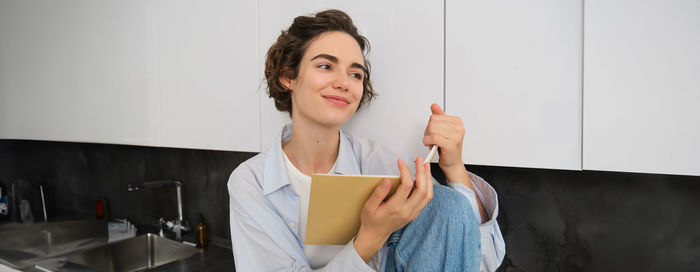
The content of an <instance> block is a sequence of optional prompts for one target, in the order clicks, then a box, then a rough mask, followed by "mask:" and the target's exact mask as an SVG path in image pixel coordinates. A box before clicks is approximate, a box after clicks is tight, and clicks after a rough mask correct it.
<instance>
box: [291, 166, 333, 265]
mask: <svg viewBox="0 0 700 272" xmlns="http://www.w3.org/2000/svg"><path fill="white" fill-rule="evenodd" d="M282 153H283V154H284V162H285V164H284V165H285V167H286V168H287V176H288V177H289V183H290V184H291V186H292V190H293V191H294V192H295V193H296V194H297V195H299V233H298V234H299V238H301V240H302V241H304V238H305V237H306V220H307V218H308V216H309V198H310V195H311V177H310V176H307V175H304V173H302V172H301V171H299V169H297V168H296V166H294V164H292V161H290V160H289V158H288V157H287V154H286V153H284V152H282ZM334 169H335V164H333V167H332V168H331V170H330V171H329V173H333V170H334ZM343 247H345V245H306V244H304V254H306V258H307V259H308V260H309V265H311V268H312V269H317V268H320V267H323V266H325V265H326V264H328V262H330V261H331V259H333V257H335V255H338V253H339V252H340V250H342V249H343Z"/></svg>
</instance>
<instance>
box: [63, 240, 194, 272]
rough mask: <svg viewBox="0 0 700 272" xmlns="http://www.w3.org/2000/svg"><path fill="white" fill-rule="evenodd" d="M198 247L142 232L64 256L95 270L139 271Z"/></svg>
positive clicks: (183, 254)
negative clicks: (138, 234) (135, 235)
mask: <svg viewBox="0 0 700 272" xmlns="http://www.w3.org/2000/svg"><path fill="white" fill-rule="evenodd" d="M198 252H199V250H198V249H196V248H195V247H193V246H189V245H185V244H183V243H180V242H176V241H173V240H170V239H167V238H163V237H160V236H157V235H154V234H150V233H149V234H145V235H141V236H137V237H133V238H129V239H126V240H122V241H119V242H115V243H110V244H106V245H103V246H100V247H96V248H93V249H89V250H86V251H82V252H78V253H75V254H71V255H68V256H67V260H68V261H69V262H72V263H77V264H81V265H84V266H87V267H91V268H94V269H95V270H97V271H140V270H145V269H150V268H154V267H157V266H160V265H164V264H167V263H170V262H173V261H176V260H180V259H184V258H187V257H190V256H192V255H194V254H196V253H198Z"/></svg>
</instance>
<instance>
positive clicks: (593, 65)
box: [583, 0, 700, 176]
mask: <svg viewBox="0 0 700 272" xmlns="http://www.w3.org/2000/svg"><path fill="white" fill-rule="evenodd" d="M585 3H586V4H585V28H584V29H585V44H584V48H585V54H584V56H585V57H584V68H585V70H584V96H583V97H584V103H583V105H584V111H583V112H584V127H583V128H584V134H583V168H584V169H587V170H606V171H623V172H641V173H663V174H679V175H696V176H697V175H700V76H699V75H700V50H698V49H699V48H700V31H698V30H699V29H700V2H698V1H661V0H651V1H631V0H615V1H598V0H591V1H586V2H585Z"/></svg>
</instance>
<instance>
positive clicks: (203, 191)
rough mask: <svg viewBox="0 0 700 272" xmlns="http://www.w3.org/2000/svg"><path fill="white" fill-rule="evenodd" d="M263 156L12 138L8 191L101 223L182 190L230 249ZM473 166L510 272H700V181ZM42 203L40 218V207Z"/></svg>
mask: <svg viewBox="0 0 700 272" xmlns="http://www.w3.org/2000/svg"><path fill="white" fill-rule="evenodd" d="M254 155H255V153H244V152H226V151H208V150H193V149H179V148H160V147H142V146H126V145H109V144H87V143H67V142H47V141H29V140H0V184H4V185H5V188H9V187H10V184H11V183H13V182H17V181H18V180H23V182H22V183H27V184H30V185H31V186H34V188H38V185H39V184H42V185H43V186H44V191H45V194H46V199H47V209H48V214H49V219H52V218H53V217H58V216H60V215H62V214H81V215H84V216H87V217H89V216H93V215H94V205H95V200H96V199H98V198H104V199H106V201H107V203H108V212H109V216H110V217H111V218H125V217H126V218H129V219H137V220H142V219H146V218H151V219H157V218H160V217H165V218H166V219H172V218H174V217H175V216H176V214H177V211H176V202H175V189H174V188H167V187H166V188H155V189H147V190H141V191H136V192H129V191H127V185H128V184H129V183H140V182H144V181H151V180H163V179H172V180H179V181H181V182H182V184H183V202H184V214H185V217H186V219H187V220H189V221H190V225H191V226H194V225H195V224H196V223H197V213H204V215H205V217H206V220H207V222H206V223H207V225H208V227H209V233H210V236H212V237H213V238H214V239H218V240H220V241H224V244H225V243H226V241H230V233H229V219H228V216H229V214H228V191H227V188H226V182H227V181H228V176H229V174H230V173H231V171H233V169H234V168H235V167H236V166H237V165H238V164H240V163H241V162H243V161H245V160H246V159H248V158H250V157H252V156H254ZM437 168H438V167H433V169H437ZM467 168H468V170H470V171H472V172H474V173H476V174H477V175H480V176H481V177H483V178H485V179H486V180H487V181H488V182H490V183H491V184H492V185H493V186H494V187H495V188H496V191H497V192H498V194H499V201H500V211H499V212H500V215H499V223H500V225H501V229H502V231H503V236H504V238H505V241H506V251H507V252H506V259H505V260H504V263H503V265H502V266H501V268H500V269H499V271H696V270H698V268H700V177H687V176H671V175H651V174H631V173H613V172H596V171H561V170H542V169H524V168H507V167H489V166H471V165H468V166H467ZM436 175H439V173H436ZM31 186H29V187H31ZM30 198H31V197H30ZM32 205H33V210H34V211H35V212H34V215H35V218H36V219H37V220H40V219H41V218H42V215H41V214H40V213H38V211H39V207H38V205H40V204H34V203H32ZM5 220H7V219H5ZM0 223H1V221H0Z"/></svg>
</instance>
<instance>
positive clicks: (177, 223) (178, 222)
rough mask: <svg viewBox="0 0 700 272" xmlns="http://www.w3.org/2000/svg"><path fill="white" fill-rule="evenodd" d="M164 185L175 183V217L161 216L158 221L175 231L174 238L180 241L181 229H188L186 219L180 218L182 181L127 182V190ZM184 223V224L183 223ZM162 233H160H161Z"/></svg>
mask: <svg viewBox="0 0 700 272" xmlns="http://www.w3.org/2000/svg"><path fill="white" fill-rule="evenodd" d="M166 185H175V190H176V192H177V213H178V215H177V219H175V220H168V221H166V220H164V219H163V218H162V217H161V218H160V221H159V222H160V223H161V224H165V226H166V227H167V228H168V229H170V230H172V231H173V232H174V233H175V239H176V240H178V241H182V232H183V231H190V227H189V224H186V223H187V222H186V221H183V218H182V189H181V187H182V183H180V182H179V181H177V180H158V181H148V182H144V183H143V184H141V185H133V184H129V186H128V188H127V189H128V190H129V191H130V192H131V191H137V190H140V189H146V188H155V187H161V186H166ZM183 223H185V225H183ZM161 235H162V233H161Z"/></svg>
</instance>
